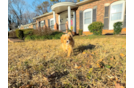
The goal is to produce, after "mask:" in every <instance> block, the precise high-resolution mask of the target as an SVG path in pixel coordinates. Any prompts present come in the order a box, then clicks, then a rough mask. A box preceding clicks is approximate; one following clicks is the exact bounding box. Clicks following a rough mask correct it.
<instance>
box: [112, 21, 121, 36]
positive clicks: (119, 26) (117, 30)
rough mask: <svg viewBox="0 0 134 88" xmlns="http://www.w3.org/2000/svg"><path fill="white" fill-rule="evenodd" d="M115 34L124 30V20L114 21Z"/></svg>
mask: <svg viewBox="0 0 134 88" xmlns="http://www.w3.org/2000/svg"><path fill="white" fill-rule="evenodd" d="M113 26H114V34H119V33H120V32H121V30H122V22H116V23H114V25H113Z"/></svg>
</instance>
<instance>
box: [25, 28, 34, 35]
mask: <svg viewBox="0 0 134 88" xmlns="http://www.w3.org/2000/svg"><path fill="white" fill-rule="evenodd" d="M23 31H24V34H25V35H29V34H31V35H32V34H33V31H34V29H33V28H28V29H23Z"/></svg>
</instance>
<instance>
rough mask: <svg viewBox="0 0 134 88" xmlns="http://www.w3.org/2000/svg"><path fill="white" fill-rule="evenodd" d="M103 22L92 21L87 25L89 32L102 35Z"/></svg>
mask: <svg viewBox="0 0 134 88" xmlns="http://www.w3.org/2000/svg"><path fill="white" fill-rule="evenodd" d="M103 26H104V24H103V23H102V22H93V23H92V24H90V25H89V26H88V29H89V31H90V32H93V34H94V35H102V29H103Z"/></svg>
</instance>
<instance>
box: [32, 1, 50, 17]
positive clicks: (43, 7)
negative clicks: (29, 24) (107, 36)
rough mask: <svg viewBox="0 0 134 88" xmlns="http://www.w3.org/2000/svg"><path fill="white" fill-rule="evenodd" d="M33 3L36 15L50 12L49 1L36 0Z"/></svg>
mask: <svg viewBox="0 0 134 88" xmlns="http://www.w3.org/2000/svg"><path fill="white" fill-rule="evenodd" d="M32 5H33V7H34V9H35V12H36V15H42V14H44V13H47V12H48V8H49V6H50V3H49V2H48V1H43V0H34V1H33V3H32Z"/></svg>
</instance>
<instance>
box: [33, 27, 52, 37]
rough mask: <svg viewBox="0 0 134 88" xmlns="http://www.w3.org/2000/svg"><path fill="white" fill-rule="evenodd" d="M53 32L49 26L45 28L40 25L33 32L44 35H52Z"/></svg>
mask: <svg viewBox="0 0 134 88" xmlns="http://www.w3.org/2000/svg"><path fill="white" fill-rule="evenodd" d="M52 32H53V31H52V30H51V29H50V28H49V27H45V28H44V27H39V28H38V29H36V30H34V31H33V34H34V35H37V36H43V35H50V34H52Z"/></svg>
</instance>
